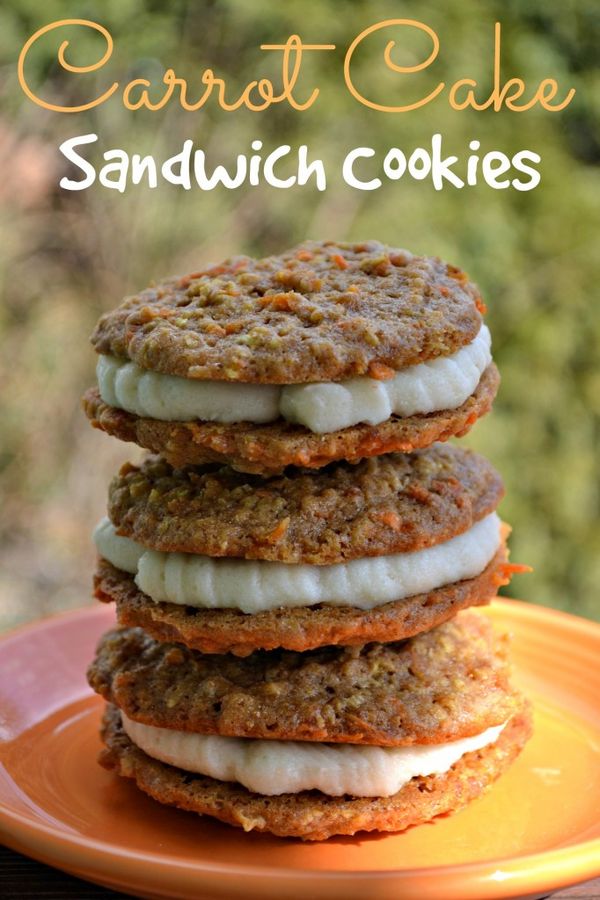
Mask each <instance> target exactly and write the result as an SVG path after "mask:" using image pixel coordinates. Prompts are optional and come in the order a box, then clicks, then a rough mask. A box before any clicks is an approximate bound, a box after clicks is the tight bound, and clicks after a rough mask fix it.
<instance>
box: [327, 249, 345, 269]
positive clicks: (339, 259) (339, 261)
mask: <svg viewBox="0 0 600 900" xmlns="http://www.w3.org/2000/svg"><path fill="white" fill-rule="evenodd" d="M331 260H332V262H334V263H335V264H336V266H337V267H338V269H347V268H348V263H347V262H346V260H345V259H344V257H343V256H342V255H341V253H334V254H333V256H332V257H331Z"/></svg>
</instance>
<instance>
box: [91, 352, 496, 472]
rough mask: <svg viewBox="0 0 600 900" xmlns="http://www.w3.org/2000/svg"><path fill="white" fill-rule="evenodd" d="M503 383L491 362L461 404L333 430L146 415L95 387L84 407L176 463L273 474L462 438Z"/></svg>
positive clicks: (106, 426) (97, 421)
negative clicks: (222, 465)
mask: <svg viewBox="0 0 600 900" xmlns="http://www.w3.org/2000/svg"><path fill="white" fill-rule="evenodd" d="M499 383H500V376H499V374H498V370H497V368H496V366H495V365H494V364H493V363H492V364H491V365H490V366H488V368H487V369H486V370H485V372H484V373H483V375H482V376H481V380H480V382H479V384H478V385H477V388H476V389H475V391H474V392H473V394H472V395H471V396H470V397H469V398H468V399H467V400H466V401H465V402H464V403H463V404H462V406H459V407H458V409H451V410H442V411H441V412H434V413H429V414H427V415H414V416H408V417H407V418H399V417H397V416H392V417H391V418H389V419H387V420H386V421H385V422H381V423H380V424H379V425H366V424H362V425H353V426H351V427H350V428H344V429H342V430H341V431H334V432H331V433H330V434H313V433H312V432H311V431H309V430H308V429H307V428H304V427H302V426H300V425H291V424H289V423H287V422H284V421H283V419H278V420H277V422H274V423H272V424H270V425H253V424H251V423H248V422H239V423H236V424H234V425H222V424H219V423H214V422H161V421H159V420H158V419H143V418H140V417H139V416H135V415H133V414H132V413H128V412H125V410H122V409H116V408H115V407H113V406H108V405H107V404H106V403H104V401H103V400H102V399H101V397H100V393H99V391H98V389H97V388H90V389H89V390H88V391H87V392H86V393H85V394H84V397H83V409H84V411H85V413H86V415H87V417H88V419H89V420H90V422H91V424H92V425H93V426H94V428H99V429H100V430H102V431H104V432H106V433H107V434H110V435H112V436H113V437H117V438H119V439H120V440H122V441H130V442H132V443H134V444H139V446H140V447H145V448H146V449H147V450H151V451H152V452H153V453H159V454H160V455H161V456H163V457H164V458H165V459H166V460H167V461H168V462H170V463H171V465H173V466H185V465H204V464H206V463H227V464H228V465H230V466H233V468H234V469H238V470H239V471H241V472H251V473H256V474H259V475H265V474H267V475H268V474H274V473H281V472H282V471H283V470H284V469H285V468H286V467H287V466H303V467H307V468H313V469H318V468H321V467H322V466H326V465H328V463H330V462H332V461H334V460H338V459H347V460H350V461H351V462H357V461H358V460H360V459H364V458H366V457H370V456H377V455H380V454H382V453H392V452H395V451H401V452H404V453H410V452H412V451H413V450H417V449H419V448H422V447H428V446H429V445H430V444H433V443H434V441H446V440H448V438H451V437H462V435H464V434H466V433H467V432H468V431H469V430H470V429H471V427H472V426H473V425H474V424H475V422H476V421H477V419H478V418H481V416H483V415H485V414H486V413H488V412H489V411H490V409H491V406H492V403H493V400H494V397H495V396H496V393H497V390H498V385H499Z"/></svg>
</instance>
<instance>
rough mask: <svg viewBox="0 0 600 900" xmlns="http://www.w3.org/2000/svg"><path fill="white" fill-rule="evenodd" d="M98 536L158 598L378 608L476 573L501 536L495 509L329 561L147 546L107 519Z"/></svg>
mask: <svg viewBox="0 0 600 900" xmlns="http://www.w3.org/2000/svg"><path fill="white" fill-rule="evenodd" d="M94 541H95V544H96V547H97V549H98V552H99V554H100V555H101V556H102V557H104V558H105V559H107V560H108V561H109V562H110V563H112V564H113V565H114V566H116V567H117V568H118V569H123V570H124V571H125V572H129V573H130V574H131V575H135V582H136V584H137V586H138V587H139V589H140V590H141V591H143V592H144V593H145V594H147V595H148V596H149V597H150V598H151V599H152V600H154V601H156V602H157V603H158V602H167V603H177V604H180V605H184V606H192V607H196V608H200V609H239V610H241V611H242V612H244V613H258V612H263V611H265V610H271V609H277V608H281V607H299V606H314V605H316V604H318V603H326V604H328V605H331V606H352V607H354V608H358V609H373V608H374V607H376V606H381V605H382V604H384V603H388V602H390V601H392V600H402V599H404V598H406V597H411V596H414V595H415V594H421V593H425V592H427V591H432V590H434V589H435V588H439V587H443V586H444V585H446V584H452V583H454V582H456V581H462V580H464V579H467V578H474V577H475V576H476V575H479V574H481V572H483V570H484V569H485V567H486V566H487V565H488V563H489V562H490V561H491V559H492V558H493V556H494V555H495V553H496V551H497V550H498V547H499V546H500V541H501V535H500V519H499V518H498V516H497V515H496V513H491V514H490V515H488V516H486V517H485V518H483V519H481V520H480V521H479V522H476V523H475V525H473V526H472V527H471V528H469V529H468V530H467V531H465V532H463V534H460V535H458V536H456V537H453V538H451V539H450V540H448V541H444V542H443V543H441V544H436V545H435V546H433V547H427V548H425V549H423V550H416V551H414V552H412V553H396V554H391V555H388V556H371V557H364V558H361V559H353V560H350V561H349V562H345V563H336V564H334V565H328V566H316V565H305V564H293V565H292V564H288V563H279V562H270V561H265V560H252V559H231V558H228V557H220V558H212V557H209V556H202V555H200V554H195V553H165V552H159V551H156V550H148V549H147V548H145V547H143V546H142V545H141V544H138V543H137V542H135V541H133V540H131V539H130V538H127V537H121V536H120V535H118V534H117V533H116V530H115V527H114V525H112V523H111V522H110V521H109V520H108V519H103V520H102V521H101V522H100V523H99V525H98V526H97V528H96V530H95V532H94Z"/></svg>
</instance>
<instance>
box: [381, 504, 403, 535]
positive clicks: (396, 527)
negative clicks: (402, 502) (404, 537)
mask: <svg viewBox="0 0 600 900" xmlns="http://www.w3.org/2000/svg"><path fill="white" fill-rule="evenodd" d="M377 518H378V519H379V520H380V521H381V522H383V524H384V525H387V526H388V527H389V528H391V529H392V531H400V528H401V525H402V520H401V518H400V516H399V515H398V513H397V512H394V510H393V509H386V510H385V511H384V512H382V513H379V514H378V516H377Z"/></svg>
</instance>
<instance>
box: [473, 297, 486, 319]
mask: <svg viewBox="0 0 600 900" xmlns="http://www.w3.org/2000/svg"><path fill="white" fill-rule="evenodd" d="M475 306H476V307H477V309H478V310H479V312H480V313H481V315H482V316H485V314H486V312H487V306H486V305H485V303H484V302H483V300H482V299H481V297H476V298H475Z"/></svg>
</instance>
